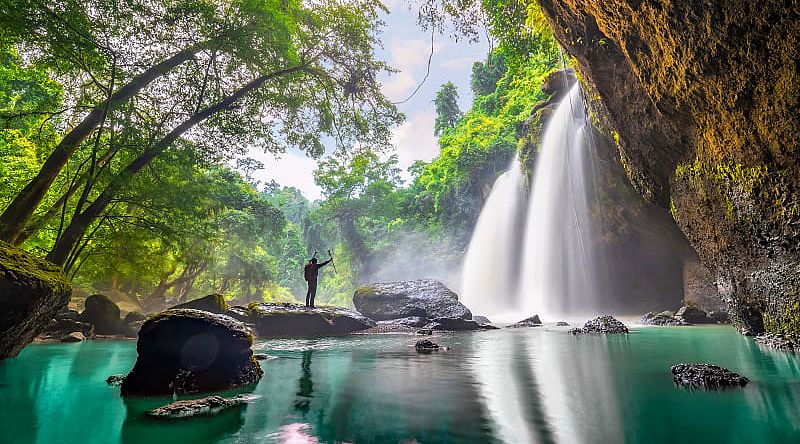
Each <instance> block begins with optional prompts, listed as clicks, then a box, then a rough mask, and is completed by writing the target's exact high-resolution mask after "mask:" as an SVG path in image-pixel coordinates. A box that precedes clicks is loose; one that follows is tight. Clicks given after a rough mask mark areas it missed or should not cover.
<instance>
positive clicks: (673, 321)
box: [639, 310, 689, 326]
mask: <svg viewBox="0 0 800 444" xmlns="http://www.w3.org/2000/svg"><path fill="white" fill-rule="evenodd" d="M639 322H641V323H642V324H643V325H671V326H676V325H689V323H688V322H686V321H684V320H683V318H679V317H677V316H675V313H673V312H671V311H668V310H667V311H662V312H661V313H656V312H654V311H651V312H649V313H646V314H645V315H644V316H642V319H641V320H640V321H639Z"/></svg>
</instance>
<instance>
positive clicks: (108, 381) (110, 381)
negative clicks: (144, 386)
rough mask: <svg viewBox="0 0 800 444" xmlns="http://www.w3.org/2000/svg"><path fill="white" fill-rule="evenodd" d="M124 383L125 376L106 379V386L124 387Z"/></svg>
mask: <svg viewBox="0 0 800 444" xmlns="http://www.w3.org/2000/svg"><path fill="white" fill-rule="evenodd" d="M124 381H125V375H111V376H109V377H108V378H106V384H108V385H113V386H116V385H122V383H123V382H124Z"/></svg>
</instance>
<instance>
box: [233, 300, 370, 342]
mask: <svg viewBox="0 0 800 444" xmlns="http://www.w3.org/2000/svg"><path fill="white" fill-rule="evenodd" d="M228 313H229V314H230V316H232V317H235V318H237V319H239V320H241V321H243V322H246V323H248V324H252V325H253V326H254V327H255V329H256V333H257V334H258V336H259V337H282V336H329V335H344V334H348V333H353V332H357V331H361V330H366V329H368V328H370V327H373V326H375V321H373V320H372V319H369V318H367V317H366V316H364V315H362V314H361V313H358V312H356V311H353V310H348V309H346V308H339V307H315V308H309V307H306V306H304V305H298V304H289V303H282V304H273V303H269V304H268V303H255V302H254V303H252V304H250V305H248V306H247V307H232V308H231V309H230V310H229V312H228Z"/></svg>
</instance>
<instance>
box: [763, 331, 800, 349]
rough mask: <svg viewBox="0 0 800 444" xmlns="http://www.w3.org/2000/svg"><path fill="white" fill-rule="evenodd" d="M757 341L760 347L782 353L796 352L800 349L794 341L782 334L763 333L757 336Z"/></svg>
mask: <svg viewBox="0 0 800 444" xmlns="http://www.w3.org/2000/svg"><path fill="white" fill-rule="evenodd" d="M755 341H756V342H757V343H758V344H760V345H763V346H766V347H769V348H774V349H776V350H782V351H795V350H798V348H800V347H798V344H797V342H795V341H794V339H792V338H791V337H789V336H786V335H783V334H781V333H763V334H760V335H758V336H756V337H755Z"/></svg>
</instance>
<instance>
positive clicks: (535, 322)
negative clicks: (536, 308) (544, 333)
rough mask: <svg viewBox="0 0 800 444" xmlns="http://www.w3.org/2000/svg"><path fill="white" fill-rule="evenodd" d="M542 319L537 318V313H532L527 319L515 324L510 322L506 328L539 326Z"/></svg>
mask: <svg viewBox="0 0 800 444" xmlns="http://www.w3.org/2000/svg"><path fill="white" fill-rule="evenodd" d="M541 326H542V320H541V319H539V315H533V316H531V317H529V318H527V319H523V320H521V321H519V322H517V323H516V324H511V325H509V326H508V328H523V327H541Z"/></svg>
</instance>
